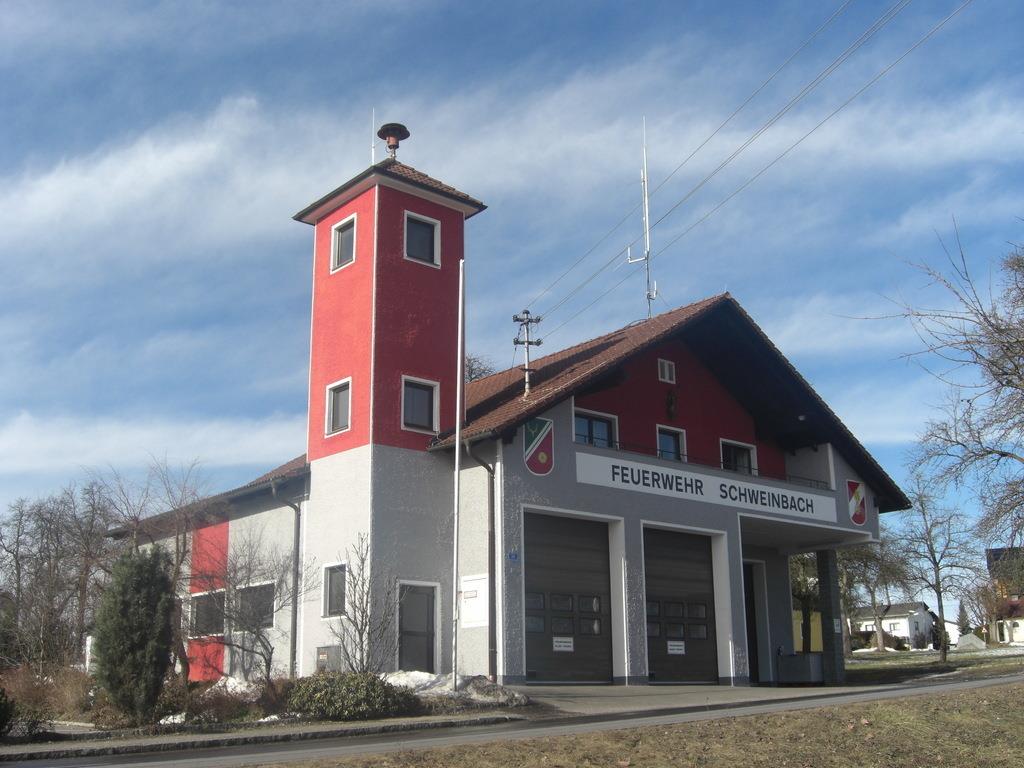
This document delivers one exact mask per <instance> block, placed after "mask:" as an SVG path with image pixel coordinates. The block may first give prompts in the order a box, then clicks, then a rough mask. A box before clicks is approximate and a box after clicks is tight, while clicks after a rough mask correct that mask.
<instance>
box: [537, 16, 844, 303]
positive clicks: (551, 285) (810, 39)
mask: <svg viewBox="0 0 1024 768" xmlns="http://www.w3.org/2000/svg"><path fill="white" fill-rule="evenodd" d="M852 2H853V0H845V2H843V3H842V4H841V5H840V6H839V7H838V8H837V9H836V10H835V11H833V12H832V15H831V16H829V17H828V18H827V19H826V20H825V21H824V22H822V23H821V24H820V25H819V26H818V28H817V29H816V30H814V32H812V33H811V36H810V37H808V38H807V39H806V40H804V42H803V43H802V44H801V45H800V47H799V48H797V49H796V50H795V51H794V52H793V53H791V54H790V55H789V58H787V59H786V60H785V61H784V62H782V64H780V65H779V66H778V67H777V68H776V69H775V71H774V72H772V73H771V74H770V75H769V76H768V78H767V79H766V80H765V81H764V82H763V83H761V85H759V86H758V87H757V89H756V90H755V91H754V92H753V93H751V94H750V95H749V96H748V97H747V98H746V99H745V100H744V101H743V103H742V104H740V105H739V106H738V107H736V109H735V110H733V112H732V114H731V115H729V116H728V117H727V118H726V119H725V120H723V121H722V123H721V124H720V125H719V126H718V127H717V128H715V130H714V131H713V132H712V133H711V135H710V136H708V137H707V138H706V139H704V141H702V142H701V143H700V144H699V145H698V146H697V148H696V149H694V150H693V151H692V152H691V153H690V154H689V155H687V157H686V159H685V160H683V162H681V163H680V164H679V165H677V166H676V167H675V168H674V169H673V170H672V172H671V173H670V174H669V175H668V176H666V177H665V178H664V179H662V180H661V182H660V183H659V184H658V185H657V186H656V187H655V188H654V190H653V191H652V192H651V193H650V194H651V196H653V195H654V194H655V193H656V192H657V191H658V190H659V189H661V188H662V187H663V186H665V184H666V183H668V181H669V179H671V178H672V177H673V176H674V175H675V174H676V173H677V172H678V171H680V170H681V169H682V168H683V167H684V166H685V165H686V164H687V163H688V162H690V160H692V159H693V157H694V155H696V154H697V153H698V152H700V150H701V149H703V148H704V146H705V145H706V144H707V143H708V142H709V141H711V140H712V139H713V138H715V136H717V135H718V134H719V132H720V131H721V130H722V129H723V128H725V126H727V125H728V124H729V123H730V122H732V120H733V118H735V117H736V115H738V114H739V113H740V112H741V111H742V110H743V108H744V107H746V106H747V105H748V104H749V103H750V102H751V101H753V100H754V99H755V98H756V97H757V96H758V94H760V93H761V91H763V90H764V89H765V88H766V87H768V85H769V84H770V83H771V82H772V81H773V80H774V79H775V78H776V77H777V76H778V75H779V73H780V72H782V70H783V69H785V68H786V67H787V66H789V64H790V63H791V62H792V61H793V59H795V58H796V57H797V56H798V55H799V54H800V53H802V52H803V50H804V49H805V48H806V47H807V46H808V45H810V44H811V43H812V42H813V41H814V40H815V39H816V38H817V37H818V35H819V34H821V32H822V31H823V30H824V29H825V28H826V27H828V26H829V25H830V24H831V23H832V22H833V21H834V20H835V19H836V18H837V17H838V16H839V15H840V14H841V13H842V12H843V11H845V10H846V8H847V6H849V5H850V3H852ZM640 207H641V204H640V203H637V204H636V205H634V206H633V208H632V209H631V210H630V211H629V212H628V213H626V215H625V216H623V217H622V218H621V219H619V221H618V222H617V223H616V224H615V225H614V226H613V227H612V228H611V229H610V230H608V232H606V233H605V234H604V235H603V236H602V237H601V239H600V240H598V241H597V242H596V243H594V244H593V245H592V246H591V247H590V248H589V249H587V251H586V252H585V253H584V254H583V255H582V256H580V257H579V258H578V259H576V261H574V262H573V263H572V264H571V265H569V267H568V268H567V269H566V270H565V271H564V272H562V273H561V274H560V275H559V276H558V277H557V278H555V280H554V281H553V282H551V283H549V284H548V286H547V287H546V288H544V289H543V290H542V291H541V292H540V293H538V294H537V295H536V296H534V297H533V300H532V301H531V302H530V303H529V304H528V305H527V306H531V307H532V306H533V305H534V304H536V303H537V302H538V301H540V300H541V299H542V298H543V297H544V296H546V295H547V294H548V292H549V291H550V290H551V289H552V288H554V287H555V286H556V285H558V284H559V283H560V282H561V281H562V280H563V279H565V277H566V276H567V275H568V274H569V273H570V272H572V271H573V270H574V269H575V268H576V267H577V266H579V265H580V264H581V263H582V262H583V261H584V260H585V259H586V258H587V257H589V256H590V254H592V253H593V252H594V251H595V250H597V248H598V247H599V246H600V245H601V244H602V243H604V241H605V240H607V239H608V238H609V237H611V236H612V235H613V234H615V232H616V231H617V230H618V229H619V227H621V226H622V225H623V224H625V223H626V222H627V221H628V220H629V217H630V216H632V215H633V214H634V213H636V212H637V210H638V209H639V208H640ZM616 255H618V254H616Z"/></svg>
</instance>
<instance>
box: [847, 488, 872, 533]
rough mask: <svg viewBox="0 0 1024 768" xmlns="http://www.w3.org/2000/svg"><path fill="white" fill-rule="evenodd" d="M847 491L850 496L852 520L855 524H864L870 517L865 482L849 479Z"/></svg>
mask: <svg viewBox="0 0 1024 768" xmlns="http://www.w3.org/2000/svg"><path fill="white" fill-rule="evenodd" d="M846 492H847V494H848V495H849V497H850V520H852V521H853V522H854V524H855V525H864V523H865V522H866V521H867V519H868V501H867V491H866V490H865V488H864V483H858V482H856V481H855V480H847V481H846Z"/></svg>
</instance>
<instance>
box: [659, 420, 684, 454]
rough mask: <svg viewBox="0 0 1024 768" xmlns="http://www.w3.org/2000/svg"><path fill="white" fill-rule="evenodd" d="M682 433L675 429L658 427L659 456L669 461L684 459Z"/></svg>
mask: <svg viewBox="0 0 1024 768" xmlns="http://www.w3.org/2000/svg"><path fill="white" fill-rule="evenodd" d="M682 437H683V436H682V434H681V433H680V432H676V430H674V429H666V428H665V427H658V458H659V459H668V460H669V461H682V459H683V440H682Z"/></svg>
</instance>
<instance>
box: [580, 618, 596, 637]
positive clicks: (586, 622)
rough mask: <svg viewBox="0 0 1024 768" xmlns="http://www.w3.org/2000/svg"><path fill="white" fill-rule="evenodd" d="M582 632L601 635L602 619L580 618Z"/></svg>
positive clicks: (582, 633)
mask: <svg viewBox="0 0 1024 768" xmlns="http://www.w3.org/2000/svg"><path fill="white" fill-rule="evenodd" d="M580 634H581V635H600V634H601V620H600V619H580Z"/></svg>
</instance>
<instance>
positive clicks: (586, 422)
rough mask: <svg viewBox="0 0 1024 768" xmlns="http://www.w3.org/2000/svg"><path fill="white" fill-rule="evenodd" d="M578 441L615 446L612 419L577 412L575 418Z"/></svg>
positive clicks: (584, 443) (602, 446) (606, 446)
mask: <svg viewBox="0 0 1024 768" xmlns="http://www.w3.org/2000/svg"><path fill="white" fill-rule="evenodd" d="M575 433H576V442H577V443H582V444H583V445H594V446H597V447H598V448H613V447H614V446H615V428H614V426H613V424H612V420H611V419H607V418H603V417H601V416H595V415H593V414H589V413H577V414H576V419H575Z"/></svg>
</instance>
